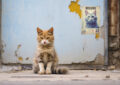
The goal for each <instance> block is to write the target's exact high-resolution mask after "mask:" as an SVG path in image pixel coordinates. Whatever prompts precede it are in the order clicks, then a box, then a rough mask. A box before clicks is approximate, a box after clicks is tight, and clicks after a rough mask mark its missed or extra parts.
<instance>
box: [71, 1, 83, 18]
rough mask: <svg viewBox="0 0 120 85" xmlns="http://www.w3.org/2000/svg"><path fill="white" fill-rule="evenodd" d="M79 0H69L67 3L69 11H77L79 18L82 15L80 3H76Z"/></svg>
mask: <svg viewBox="0 0 120 85" xmlns="http://www.w3.org/2000/svg"><path fill="white" fill-rule="evenodd" d="M78 2H79V0H76V1H71V4H70V5H69V9H70V12H75V13H77V14H78V15H79V16H80V18H81V17H82V10H81V9H80V5H79V4H78Z"/></svg>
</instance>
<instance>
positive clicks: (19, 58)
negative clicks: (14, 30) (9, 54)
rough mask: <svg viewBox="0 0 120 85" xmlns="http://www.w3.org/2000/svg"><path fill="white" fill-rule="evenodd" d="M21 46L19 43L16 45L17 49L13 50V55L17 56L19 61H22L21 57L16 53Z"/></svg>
mask: <svg viewBox="0 0 120 85" xmlns="http://www.w3.org/2000/svg"><path fill="white" fill-rule="evenodd" d="M21 46H22V45H21V44H19V45H18V46H17V49H16V50H15V56H16V57H17V58H18V60H19V61H20V62H21V61H23V58H22V57H21V56H19V55H18V51H19V49H20V47H21Z"/></svg>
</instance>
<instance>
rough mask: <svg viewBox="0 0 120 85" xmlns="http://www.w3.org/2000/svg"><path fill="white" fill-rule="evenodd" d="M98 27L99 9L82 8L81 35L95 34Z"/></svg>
mask: <svg viewBox="0 0 120 85" xmlns="http://www.w3.org/2000/svg"><path fill="white" fill-rule="evenodd" d="M99 26H100V8H99V7H83V8H82V33H83V34H95V33H96V31H98V30H99Z"/></svg>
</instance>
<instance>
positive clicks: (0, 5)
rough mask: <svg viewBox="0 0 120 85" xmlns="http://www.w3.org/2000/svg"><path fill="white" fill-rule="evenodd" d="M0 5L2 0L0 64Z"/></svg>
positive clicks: (0, 61) (0, 57)
mask: <svg viewBox="0 0 120 85" xmlns="http://www.w3.org/2000/svg"><path fill="white" fill-rule="evenodd" d="M1 7H2V0H0V65H1V63H2V56H1V49H2V48H1V15H2V13H1V12H2V10H1Z"/></svg>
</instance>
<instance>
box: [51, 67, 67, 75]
mask: <svg viewBox="0 0 120 85" xmlns="http://www.w3.org/2000/svg"><path fill="white" fill-rule="evenodd" d="M52 73H53V74H67V73H68V68H65V67H57V68H56V69H54V70H53V71H52Z"/></svg>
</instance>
